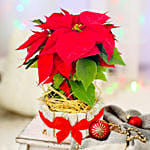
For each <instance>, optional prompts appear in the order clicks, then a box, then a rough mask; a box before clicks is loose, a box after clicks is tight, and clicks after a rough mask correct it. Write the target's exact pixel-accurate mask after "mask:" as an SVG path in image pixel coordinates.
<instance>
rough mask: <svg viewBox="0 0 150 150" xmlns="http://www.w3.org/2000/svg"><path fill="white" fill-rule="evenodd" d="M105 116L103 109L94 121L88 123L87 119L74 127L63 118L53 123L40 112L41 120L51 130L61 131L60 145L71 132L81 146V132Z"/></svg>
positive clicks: (59, 132)
mask: <svg viewBox="0 0 150 150" xmlns="http://www.w3.org/2000/svg"><path fill="white" fill-rule="evenodd" d="M103 114H104V108H102V109H101V110H100V112H99V113H98V114H97V115H96V116H95V117H94V118H93V119H92V120H90V121H88V120H87V119H82V120H80V121H79V122H77V123H76V124H75V125H74V126H71V124H70V122H69V120H67V119H65V118H63V117H56V118H55V119H54V120H53V122H51V121H49V120H48V119H46V118H45V117H44V115H43V113H42V112H40V111H39V115H40V118H41V119H42V121H43V122H44V123H45V124H46V125H47V126H48V127H49V128H53V129H57V130H60V131H58V132H57V133H56V137H57V142H58V144H60V143H61V142H62V141H64V140H65V139H66V138H67V137H68V135H69V133H70V132H71V135H72V137H73V138H74V140H75V141H76V142H77V143H78V144H80V145H81V142H82V133H81V132H80V130H86V129H88V128H89V126H90V124H91V123H92V122H94V121H97V120H99V119H100V118H101V117H102V115H103Z"/></svg>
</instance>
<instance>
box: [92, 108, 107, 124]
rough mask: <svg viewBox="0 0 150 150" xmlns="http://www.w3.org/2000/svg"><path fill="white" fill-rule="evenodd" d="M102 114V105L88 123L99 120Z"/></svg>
mask: <svg viewBox="0 0 150 150" xmlns="http://www.w3.org/2000/svg"><path fill="white" fill-rule="evenodd" d="M103 114H104V107H103V108H102V109H101V110H100V112H99V113H98V114H97V115H96V116H95V117H94V118H93V119H92V120H91V121H90V123H92V122H94V121H97V120H99V119H100V118H101V117H102V116H103Z"/></svg>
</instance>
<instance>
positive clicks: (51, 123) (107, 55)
mask: <svg viewBox="0 0 150 150" xmlns="http://www.w3.org/2000/svg"><path fill="white" fill-rule="evenodd" d="M109 19H110V17H108V16H107V15H106V14H100V13H95V12H90V11H84V12H82V13H80V14H79V15H72V14H70V13H69V12H67V11H66V10H64V9H62V12H60V13H53V14H52V15H50V16H49V17H46V21H41V20H40V19H37V20H34V21H33V22H34V23H36V24H37V25H36V27H39V28H40V29H41V31H40V32H39V31H32V32H33V35H32V36H31V37H30V38H29V39H28V40H27V41H26V42H25V43H24V44H23V45H21V46H20V47H19V48H18V49H17V50H22V49H27V56H26V58H25V61H24V63H23V65H25V66H26V69H28V68H38V76H39V85H41V86H42V88H43V91H44V93H43V96H42V97H41V98H40V101H41V104H40V111H39V114H40V117H41V119H42V121H43V122H44V123H45V124H46V125H47V126H48V127H49V128H52V130H51V131H50V132H52V135H53V136H55V135H56V136H57V141H58V143H61V142H63V141H64V140H65V139H66V138H67V137H68V135H69V133H70V132H71V136H72V137H73V139H74V140H75V141H76V142H77V143H78V144H81V142H82V138H83V137H85V136H86V135H87V129H88V128H89V125H90V123H91V122H92V121H95V120H99V119H100V117H101V116H102V114H103V111H104V110H103V109H102V110H101V108H102V104H101V101H100V99H99V98H97V97H96V92H95V89H96V84H95V83H94V81H95V80H103V81H106V80H107V79H106V76H105V72H106V71H107V70H108V69H109V68H111V67H115V65H116V64H119V65H125V64H124V62H123V60H122V58H121V56H120V52H119V51H118V49H117V48H116V47H115V42H116V38H115V35H114V34H113V33H112V31H111V30H112V29H113V28H116V27H117V26H115V25H113V24H110V23H107V21H108V20H109ZM45 85H46V86H45ZM100 110H101V111H100ZM55 130H60V131H58V132H57V133H56V131H55ZM81 130H82V133H81V132H80V131H81Z"/></svg>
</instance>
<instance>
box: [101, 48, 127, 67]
mask: <svg viewBox="0 0 150 150" xmlns="http://www.w3.org/2000/svg"><path fill="white" fill-rule="evenodd" d="M100 56H101V58H102V59H103V60H104V61H105V62H106V63H107V64H109V65H116V64H118V65H125V63H124V61H123V59H122V58H121V56H120V53H119V51H118V49H117V48H115V49H114V53H113V55H112V57H111V59H110V61H108V59H107V55H106V54H105V53H100Z"/></svg>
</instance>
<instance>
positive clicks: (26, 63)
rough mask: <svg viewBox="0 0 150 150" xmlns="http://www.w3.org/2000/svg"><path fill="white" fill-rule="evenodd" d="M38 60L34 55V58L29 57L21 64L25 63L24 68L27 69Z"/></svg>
mask: <svg viewBox="0 0 150 150" xmlns="http://www.w3.org/2000/svg"><path fill="white" fill-rule="evenodd" d="M37 60H38V57H37V56H35V57H34V58H31V59H29V60H28V61H27V62H25V63H24V64H23V65H27V66H26V68H25V69H28V68H29V67H30V66H31V65H33V64H34V63H35V62H36V61H37Z"/></svg>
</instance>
